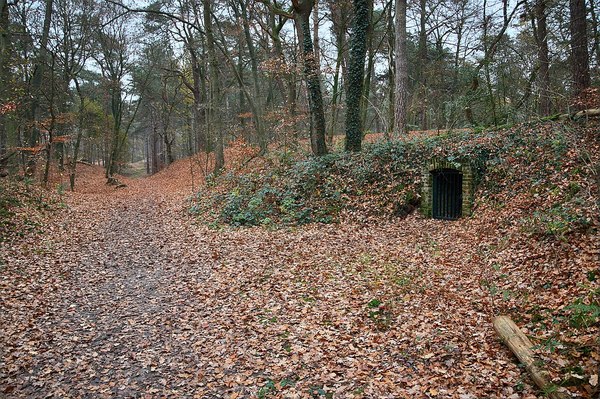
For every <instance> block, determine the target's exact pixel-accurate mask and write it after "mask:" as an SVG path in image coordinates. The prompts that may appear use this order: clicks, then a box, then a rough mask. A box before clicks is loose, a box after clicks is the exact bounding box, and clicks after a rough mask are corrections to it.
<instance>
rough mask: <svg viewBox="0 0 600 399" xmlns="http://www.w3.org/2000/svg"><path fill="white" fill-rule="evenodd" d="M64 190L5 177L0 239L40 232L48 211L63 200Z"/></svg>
mask: <svg viewBox="0 0 600 399" xmlns="http://www.w3.org/2000/svg"><path fill="white" fill-rule="evenodd" d="M62 194H63V193H62V188H57V192H56V193H54V192H51V191H49V190H46V189H43V188H41V187H39V185H38V184H37V183H34V182H32V181H28V180H27V179H25V180H21V181H15V180H11V179H8V178H6V179H1V180H0V243H3V242H7V241H10V240H14V239H21V238H23V237H25V236H26V235H28V234H31V233H36V232H39V231H40V228H41V226H42V224H43V222H42V217H43V215H44V213H46V212H48V211H51V210H53V209H56V208H57V207H58V206H59V205H61V204H62V202H61V197H62Z"/></svg>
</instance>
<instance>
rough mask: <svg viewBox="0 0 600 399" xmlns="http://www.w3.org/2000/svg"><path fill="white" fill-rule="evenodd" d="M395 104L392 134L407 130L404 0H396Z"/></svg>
mask: <svg viewBox="0 0 600 399" xmlns="http://www.w3.org/2000/svg"><path fill="white" fill-rule="evenodd" d="M395 52H396V82H395V83H396V85H395V86H396V90H395V97H396V106H395V109H394V119H395V120H394V134H395V135H397V136H400V135H402V134H404V133H407V132H408V127H407V123H406V121H407V106H408V60H407V54H406V0H397V1H396V43H395Z"/></svg>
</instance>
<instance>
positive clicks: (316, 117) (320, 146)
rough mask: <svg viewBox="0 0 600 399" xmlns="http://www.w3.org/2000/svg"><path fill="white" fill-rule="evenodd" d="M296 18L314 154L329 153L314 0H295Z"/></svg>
mask: <svg viewBox="0 0 600 399" xmlns="http://www.w3.org/2000/svg"><path fill="white" fill-rule="evenodd" d="M293 3H294V11H295V13H294V19H295V22H296V28H297V30H298V36H299V38H300V40H301V43H302V56H303V61H304V78H305V80H306V86H307V88H308V104H309V110H310V117H311V122H312V124H313V129H312V131H311V135H310V145H311V149H312V152H313V154H314V155H317V156H321V155H325V154H327V146H326V145H325V112H324V110H323V94H322V93H321V79H320V76H319V75H320V73H319V65H318V64H317V62H316V59H315V54H314V50H313V42H312V39H311V32H310V14H311V12H312V7H313V5H314V1H313V0H304V1H299V0H294V1H293Z"/></svg>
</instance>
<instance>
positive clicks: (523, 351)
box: [493, 316, 566, 399]
mask: <svg viewBox="0 0 600 399" xmlns="http://www.w3.org/2000/svg"><path fill="white" fill-rule="evenodd" d="M493 325H494V329H495V330H496V333H497V334H498V335H499V336H500V338H501V339H502V342H504V344H505V345H506V346H508V348H509V349H510V350H511V351H512V352H513V353H514V354H515V356H516V357H517V358H518V359H519V361H521V363H522V364H523V366H525V369H526V370H527V371H528V372H529V374H530V375H531V379H532V380H533V382H535V383H536V385H537V386H538V387H539V388H540V389H541V390H542V391H544V392H548V397H549V398H551V399H565V398H566V395H564V394H563V393H561V392H555V391H552V390H551V389H550V388H551V386H552V384H551V383H550V379H549V378H548V373H547V372H546V371H545V370H543V369H541V368H540V366H539V361H538V359H536V357H535V354H534V353H533V351H532V350H531V348H533V347H534V345H533V344H532V343H531V341H530V340H529V338H527V336H526V335H525V334H523V332H522V331H521V330H520V329H519V327H518V326H517V325H516V324H515V323H514V322H513V321H512V320H511V319H510V317H508V316H497V317H495V318H494V319H493Z"/></svg>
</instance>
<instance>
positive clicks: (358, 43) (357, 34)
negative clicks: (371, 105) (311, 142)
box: [346, 0, 371, 151]
mask: <svg viewBox="0 0 600 399" xmlns="http://www.w3.org/2000/svg"><path fill="white" fill-rule="evenodd" d="M353 5H354V22H353V29H352V37H351V39H350V40H351V45H350V65H349V68H348V93H347V94H346V151H360V149H361V143H362V133H363V132H362V130H363V121H362V118H361V112H360V111H361V110H360V103H361V98H362V94H363V84H364V70H365V55H366V53H367V36H368V34H369V26H370V20H371V18H370V7H369V1H368V0H354V1H353Z"/></svg>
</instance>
